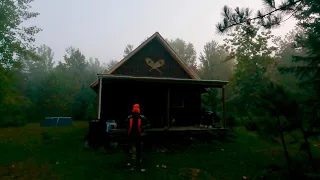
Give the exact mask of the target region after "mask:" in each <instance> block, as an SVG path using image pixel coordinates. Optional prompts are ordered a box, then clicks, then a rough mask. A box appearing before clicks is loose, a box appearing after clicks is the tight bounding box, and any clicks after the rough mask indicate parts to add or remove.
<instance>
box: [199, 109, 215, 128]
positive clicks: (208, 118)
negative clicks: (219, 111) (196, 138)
mask: <svg viewBox="0 0 320 180" xmlns="http://www.w3.org/2000/svg"><path fill="white" fill-rule="evenodd" d="M201 124H202V125H206V126H209V125H213V124H214V118H213V112H212V111H206V112H204V113H203V115H202V119H201Z"/></svg>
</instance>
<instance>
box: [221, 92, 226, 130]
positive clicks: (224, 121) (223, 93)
mask: <svg viewBox="0 0 320 180" xmlns="http://www.w3.org/2000/svg"><path fill="white" fill-rule="evenodd" d="M222 112H223V115H222V119H223V128H226V127H227V111H226V87H225V86H223V87H222Z"/></svg>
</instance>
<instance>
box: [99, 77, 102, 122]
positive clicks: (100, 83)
mask: <svg viewBox="0 0 320 180" xmlns="http://www.w3.org/2000/svg"><path fill="white" fill-rule="evenodd" d="M101 94H102V78H99V97H98V98H99V100H98V119H99V120H100V117H101Z"/></svg>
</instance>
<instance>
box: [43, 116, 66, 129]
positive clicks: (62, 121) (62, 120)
mask: <svg viewBox="0 0 320 180" xmlns="http://www.w3.org/2000/svg"><path fill="white" fill-rule="evenodd" d="M40 126H41V127H52V126H72V118H71V117H46V118H45V119H44V120H43V121H42V122H41V123H40Z"/></svg>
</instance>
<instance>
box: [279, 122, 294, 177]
mask: <svg viewBox="0 0 320 180" xmlns="http://www.w3.org/2000/svg"><path fill="white" fill-rule="evenodd" d="M277 122H278V127H279V133H280V136H281V142H282V146H283V150H284V155H285V157H286V159H287V165H288V171H289V173H290V174H291V172H292V171H291V159H290V157H289V153H288V149H287V146H286V142H285V140H284V136H283V132H282V128H281V123H280V119H279V116H277Z"/></svg>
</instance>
